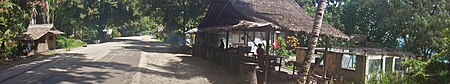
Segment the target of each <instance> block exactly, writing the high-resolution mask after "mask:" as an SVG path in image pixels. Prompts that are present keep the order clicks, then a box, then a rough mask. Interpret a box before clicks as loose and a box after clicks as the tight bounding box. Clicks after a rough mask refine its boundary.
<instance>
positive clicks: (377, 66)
mask: <svg viewBox="0 0 450 84" xmlns="http://www.w3.org/2000/svg"><path fill="white" fill-rule="evenodd" d="M381 65H382V60H381V59H369V74H372V73H378V72H381Z"/></svg>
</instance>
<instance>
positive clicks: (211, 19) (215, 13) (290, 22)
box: [199, 0, 349, 39]
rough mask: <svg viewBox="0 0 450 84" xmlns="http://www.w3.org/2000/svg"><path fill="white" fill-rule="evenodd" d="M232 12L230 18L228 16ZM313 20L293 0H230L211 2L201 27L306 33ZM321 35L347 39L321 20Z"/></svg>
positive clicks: (206, 28)
mask: <svg viewBox="0 0 450 84" xmlns="http://www.w3.org/2000/svg"><path fill="white" fill-rule="evenodd" d="M230 15H231V17H230ZM313 21H314V19H313V18H312V17H311V16H309V15H307V14H306V12H305V11H304V10H303V9H302V8H301V7H300V6H299V5H298V4H297V2H295V1H294V0H229V1H228V2H223V1H222V3H213V4H211V5H210V7H209V9H208V13H207V14H206V16H205V18H204V20H203V21H202V22H201V23H200V25H199V29H200V30H257V31H258V30H267V29H271V30H279V31H293V32H301V33H306V34H309V33H311V32H312V29H313V28H312V25H313ZM320 34H321V35H325V36H332V37H338V38H345V39H349V37H348V36H347V35H345V34H344V33H342V32H341V31H339V30H338V29H336V28H334V27H332V26H331V25H329V24H327V23H324V24H323V25H322V28H321V32H320Z"/></svg>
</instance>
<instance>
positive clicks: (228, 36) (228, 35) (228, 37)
mask: <svg viewBox="0 0 450 84" xmlns="http://www.w3.org/2000/svg"><path fill="white" fill-rule="evenodd" d="M226 37H227V39H226V40H225V41H226V42H225V43H226V44H225V46H226V47H225V49H228V39H230V34H229V31H227V36H226Z"/></svg>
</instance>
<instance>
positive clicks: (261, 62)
mask: <svg viewBox="0 0 450 84" xmlns="http://www.w3.org/2000/svg"><path fill="white" fill-rule="evenodd" d="M265 53H266V51H264V49H263V48H262V44H258V49H256V54H258V55H257V57H258V65H259V67H260V68H262V67H263V66H264V58H265V57H266V56H265Z"/></svg>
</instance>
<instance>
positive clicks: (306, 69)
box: [301, 0, 327, 84]
mask: <svg viewBox="0 0 450 84" xmlns="http://www.w3.org/2000/svg"><path fill="white" fill-rule="evenodd" d="M326 3H327V0H320V1H319V5H318V6H317V8H316V16H315V17H314V24H313V30H312V33H311V35H310V37H309V38H310V39H309V44H308V51H307V54H306V56H305V62H304V63H303V64H304V65H303V68H302V69H303V72H302V76H303V77H301V81H302V82H303V84H309V80H308V79H309V78H308V77H309V75H310V74H311V72H312V71H310V68H311V57H312V55H313V54H314V50H315V48H316V46H317V40H318V38H319V34H320V28H321V27H322V19H323V15H324V13H325V8H326Z"/></svg>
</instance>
